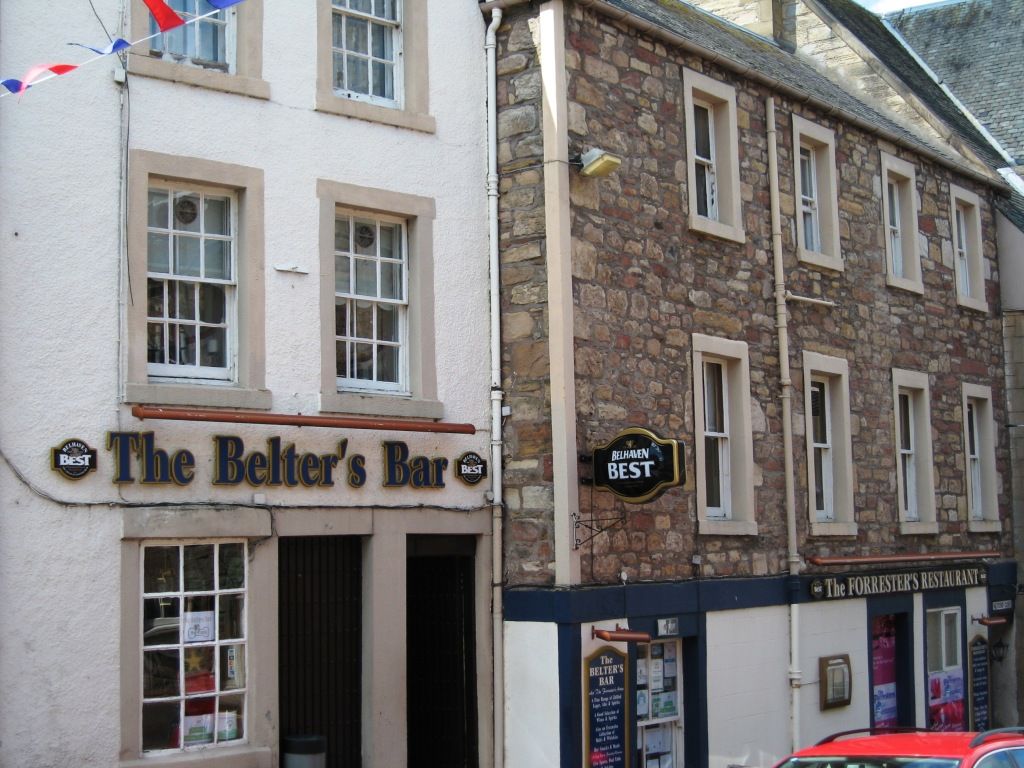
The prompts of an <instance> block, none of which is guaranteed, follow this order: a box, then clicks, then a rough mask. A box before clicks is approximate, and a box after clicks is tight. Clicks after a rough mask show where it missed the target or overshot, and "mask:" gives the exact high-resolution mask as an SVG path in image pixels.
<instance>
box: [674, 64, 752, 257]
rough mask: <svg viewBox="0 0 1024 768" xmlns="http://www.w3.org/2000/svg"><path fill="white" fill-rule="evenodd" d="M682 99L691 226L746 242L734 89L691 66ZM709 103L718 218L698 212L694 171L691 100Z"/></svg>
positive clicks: (684, 72) (691, 227)
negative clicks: (712, 128) (713, 135)
mask: <svg viewBox="0 0 1024 768" xmlns="http://www.w3.org/2000/svg"><path fill="white" fill-rule="evenodd" d="M683 100H684V103H685V108H686V118H685V121H686V126H687V130H686V174H687V181H686V197H687V200H688V201H689V214H690V215H689V226H690V229H692V230H695V231H697V232H702V233H704V234H707V235H713V236H714V237H721V238H724V239H726V240H732V241H734V242H737V243H742V242H745V241H746V234H745V232H744V230H743V216H742V210H741V195H740V168H739V166H740V160H739V128H738V123H737V119H736V89H735V88H733V87H732V86H731V85H727V84H726V83H723V82H720V81H718V80H714V79H712V78H710V77H708V76H707V75H702V74H700V73H699V72H695V71H693V70H692V69H685V68H684V69H683ZM695 100H696V101H701V102H704V103H706V104H710V105H711V107H712V109H713V121H714V127H715V141H714V146H715V157H714V162H715V166H716V167H715V181H716V183H717V191H718V196H717V199H718V220H717V221H716V220H714V219H709V218H707V217H706V216H701V215H700V214H698V213H697V190H696V183H697V174H696V168H695V167H694V166H695V162H694V158H695V156H696V155H695V146H696V145H695V137H694V131H693V127H692V126H693V114H694V111H693V105H694V101H695Z"/></svg>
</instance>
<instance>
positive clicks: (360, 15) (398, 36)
mask: <svg viewBox="0 0 1024 768" xmlns="http://www.w3.org/2000/svg"><path fill="white" fill-rule="evenodd" d="M354 2H356V0H331V24H332V35H331V53H332V62H331V82H332V87H333V88H334V92H335V94H336V95H338V96H341V97H343V98H347V99H355V100H357V101H366V102H369V103H370V104H379V105H380V106H383V107H393V108H399V109H400V108H401V106H402V61H403V57H402V8H403V6H404V5H405V3H404V2H403V0H367V2H368V3H369V5H370V8H371V10H370V11H368V12H364V11H360V10H358V9H356V8H353V7H351V6H352V5H353V3H354ZM389 3H390V4H393V8H394V16H395V18H394V19H389V18H388V17H387V16H386V15H385V16H382V15H379V14H377V13H376V8H375V6H376V5H378V4H383V5H385V6H386V5H387V4H389ZM339 21H340V22H341V24H342V26H343V29H345V28H347V25H348V24H349V23H351V22H361V23H365V24H366V25H367V41H366V43H367V51H366V52H365V53H364V52H362V51H350V50H349V49H348V48H347V47H346V40H345V39H344V33H343V39H342V40H341V45H338V39H337V36H336V35H334V34H333V26H334V25H335V24H336V23H338V22H339ZM374 29H383V30H387V35H388V37H389V38H390V40H389V42H390V48H391V58H390V59H387V58H385V57H383V56H376V55H375V54H374V52H373V48H374V45H373V35H374ZM339 55H340V56H341V57H342V59H343V61H342V70H343V72H344V73H345V77H344V78H343V79H344V80H345V81H346V82H349V76H350V72H349V67H350V65H351V63H352V61H353V60H356V61H364V60H365V61H367V87H368V88H369V92H368V93H363V92H362V91H361V90H354V89H352V88H350V87H349V88H346V87H339V86H338V85H337V84H336V80H337V77H336V72H337V66H338V64H337V59H338V56H339ZM374 64H380V65H382V66H390V67H391V93H392V95H391V96H384V95H380V94H375V93H373V91H374V90H375V86H376V85H377V77H376V75H375V74H374Z"/></svg>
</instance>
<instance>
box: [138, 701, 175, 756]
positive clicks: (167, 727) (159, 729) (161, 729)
mask: <svg viewBox="0 0 1024 768" xmlns="http://www.w3.org/2000/svg"><path fill="white" fill-rule="evenodd" d="M180 718H181V704H180V702H177V701H167V702H157V703H152V704H143V705H142V748H143V749H144V750H154V749H177V748H178V747H179V746H181V745H180V744H179V743H178V734H179V733H180V728H179V725H180Z"/></svg>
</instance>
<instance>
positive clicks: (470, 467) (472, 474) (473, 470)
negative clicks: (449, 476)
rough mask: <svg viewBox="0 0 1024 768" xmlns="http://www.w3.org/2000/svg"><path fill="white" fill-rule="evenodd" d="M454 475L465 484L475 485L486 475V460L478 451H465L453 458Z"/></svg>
mask: <svg viewBox="0 0 1024 768" xmlns="http://www.w3.org/2000/svg"><path fill="white" fill-rule="evenodd" d="M455 476H456V477H457V478H459V480H461V481H462V482H464V483H466V485H476V484H477V483H479V482H480V481H481V480H483V479H484V478H485V477H487V462H486V461H484V458H483V456H481V455H480V454H479V453H474V452H473V451H467V452H466V453H464V454H462V455H461V456H459V458H457V459H456V460H455Z"/></svg>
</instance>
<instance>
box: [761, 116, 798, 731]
mask: <svg viewBox="0 0 1024 768" xmlns="http://www.w3.org/2000/svg"><path fill="white" fill-rule="evenodd" d="M765 105H766V109H767V122H768V182H769V187H770V190H771V207H772V261H773V263H774V266H775V328H776V330H777V332H778V335H779V379H780V380H781V382H782V451H783V466H784V472H785V475H786V540H787V545H786V549H787V553H788V557H787V559H788V562H789V696H790V698H789V720H790V742H791V743H790V751H796V750H797V749H798V748H799V744H800V685H801V672H800V604H799V603H798V602H797V595H798V590H799V586H800V582H799V576H800V554H799V553H798V552H797V540H796V507H795V504H794V501H793V499H794V496H795V490H794V487H793V381H792V379H790V377H789V330H788V326H787V320H786V316H787V312H786V275H785V272H784V271H783V265H782V222H781V215H780V212H779V211H780V204H779V157H778V149H777V146H776V131H775V99H774V98H773V97H772V96H769V97H768V98H767V100H766V102H765Z"/></svg>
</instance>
